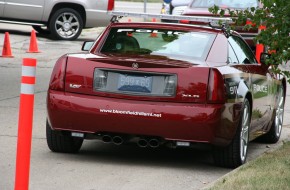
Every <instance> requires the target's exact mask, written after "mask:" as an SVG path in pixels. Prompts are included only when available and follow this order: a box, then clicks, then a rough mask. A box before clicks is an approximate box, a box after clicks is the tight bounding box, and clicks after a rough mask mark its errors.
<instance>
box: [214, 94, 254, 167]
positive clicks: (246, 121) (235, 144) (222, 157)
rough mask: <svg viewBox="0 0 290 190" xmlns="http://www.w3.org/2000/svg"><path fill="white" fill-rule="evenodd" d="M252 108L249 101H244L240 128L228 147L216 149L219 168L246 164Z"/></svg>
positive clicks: (216, 161) (215, 153) (215, 159)
mask: <svg viewBox="0 0 290 190" xmlns="http://www.w3.org/2000/svg"><path fill="white" fill-rule="evenodd" d="M250 115H251V107H250V103H249V100H248V99H245V100H244V103H243V108H242V111H241V118H240V121H239V127H238V129H237V132H236V134H235V136H234V138H233V140H232V142H231V144H230V145H229V146H227V147H214V150H213V157H214V162H215V164H216V165H218V166H222V167H227V168H236V167H239V166H240V165H242V164H244V163H245V162H246V158H247V153H248V144H249V127H250V121H251V116H250Z"/></svg>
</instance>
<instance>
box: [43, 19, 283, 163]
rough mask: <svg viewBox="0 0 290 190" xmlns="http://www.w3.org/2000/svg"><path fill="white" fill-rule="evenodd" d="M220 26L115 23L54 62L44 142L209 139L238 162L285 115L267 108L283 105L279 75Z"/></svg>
mask: <svg viewBox="0 0 290 190" xmlns="http://www.w3.org/2000/svg"><path fill="white" fill-rule="evenodd" d="M224 32H225V31H223V30H220V29H214V28H210V27H205V26H193V25H184V24H168V23H167V24H164V23H118V22H115V23H114V22H113V23H112V24H111V25H109V26H108V27H107V29H106V30H105V31H104V32H103V33H102V34H101V35H100V37H99V38H98V39H97V40H96V42H95V43H94V45H93V46H92V48H91V49H90V50H89V52H86V53H79V54H67V55H64V56H62V57H61V58H60V59H59V60H58V61H57V62H56V64H55V67H54V70H53V72H52V75H51V80H50V84H49V89H48V96H47V111H48V117H47V118H48V120H47V128H46V130H47V142H48V146H49V148H50V149H51V150H52V151H55V152H77V151H78V150H79V149H80V148H81V146H82V142H83V140H84V139H100V140H102V141H104V142H113V143H115V144H117V145H120V144H123V143H137V145H138V146H140V147H154V148H157V147H158V146H162V145H169V146H191V145H193V144H194V143H206V144H209V145H213V146H214V158H215V162H216V163H217V164H218V165H221V166H226V167H237V166H239V165H241V164H243V163H244V162H245V160H246V155H247V146H248V142H249V141H250V140H253V139H255V138H256V137H258V136H261V135H262V134H267V133H268V132H269V131H270V134H271V135H272V133H273V132H271V130H270V129H272V128H274V129H277V130H278V132H277V131H275V130H274V131H275V133H274V134H275V135H276V136H275V139H272V141H273V142H274V141H278V140H279V137H280V133H281V130H280V127H278V126H281V122H282V120H281V119H279V120H277V121H279V122H277V123H276V124H275V122H274V124H272V123H273V121H274V120H275V119H274V118H276V117H279V118H280V117H281V113H282V112H281V111H279V112H274V109H275V110H276V109H277V110H282V107H281V106H284V104H283V101H284V98H283V97H284V95H285V93H284V92H285V90H284V89H285V79H282V78H279V79H278V78H271V80H270V78H269V76H274V75H271V74H270V73H269V70H268V66H266V65H259V64H257V62H256V59H255V57H254V55H253V53H252V51H251V50H250V48H249V47H248V45H247V44H246V43H245V42H244V41H243V40H242V39H241V37H240V36H239V35H238V34H237V33H231V34H224ZM270 89H271V92H270ZM276 99H279V101H280V104H277V102H276V101H274V100H276ZM279 101H278V102H279ZM281 102H282V103H281ZM269 105H270V107H269ZM279 105H280V107H279ZM272 108H274V109H272ZM278 108H279V109H278ZM252 110H253V111H252ZM254 110H255V111H254ZM257 110H258V111H257ZM257 112H258V113H260V115H259V117H256V115H255V114H256V113H257ZM280 121H281V122H280ZM251 122H252V124H251ZM232 150H234V151H232Z"/></svg>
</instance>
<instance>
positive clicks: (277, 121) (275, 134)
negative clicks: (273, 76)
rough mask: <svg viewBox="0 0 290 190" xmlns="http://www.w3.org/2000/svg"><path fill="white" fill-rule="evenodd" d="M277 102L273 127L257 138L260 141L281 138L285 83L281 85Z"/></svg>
mask: <svg viewBox="0 0 290 190" xmlns="http://www.w3.org/2000/svg"><path fill="white" fill-rule="evenodd" d="M276 102H277V107H276V109H275V110H274V120H273V123H272V125H271V129H270V131H269V132H268V133H266V134H265V135H263V136H261V137H260V138H258V139H257V140H258V141H259V142H264V143H276V142H278V141H279V139H280V136H281V132H282V125H283V118H284V104H285V93H284V87H283V85H281V88H280V90H279V94H278V97H277V101H276Z"/></svg>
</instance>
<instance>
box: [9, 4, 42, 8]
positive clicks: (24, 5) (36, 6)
mask: <svg viewBox="0 0 290 190" xmlns="http://www.w3.org/2000/svg"><path fill="white" fill-rule="evenodd" d="M5 4H6V5H16V6H22V7H34V8H42V7H43V6H41V5H30V4H22V3H5Z"/></svg>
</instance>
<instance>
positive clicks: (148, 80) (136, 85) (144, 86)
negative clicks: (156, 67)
mask: <svg viewBox="0 0 290 190" xmlns="http://www.w3.org/2000/svg"><path fill="white" fill-rule="evenodd" d="M118 90H120V91H131V92H143V93H151V91H152V77H147V76H133V75H123V74H120V75H119V81H118Z"/></svg>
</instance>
